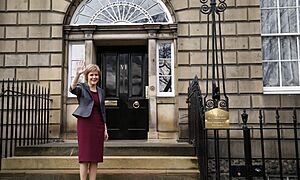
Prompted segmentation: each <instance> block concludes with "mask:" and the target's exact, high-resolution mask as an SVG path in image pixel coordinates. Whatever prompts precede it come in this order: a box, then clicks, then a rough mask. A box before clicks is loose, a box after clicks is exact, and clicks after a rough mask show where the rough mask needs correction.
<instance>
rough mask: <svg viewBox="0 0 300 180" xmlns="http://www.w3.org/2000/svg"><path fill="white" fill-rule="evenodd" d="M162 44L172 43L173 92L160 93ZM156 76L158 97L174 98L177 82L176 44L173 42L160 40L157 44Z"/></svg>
mask: <svg viewBox="0 0 300 180" xmlns="http://www.w3.org/2000/svg"><path fill="white" fill-rule="evenodd" d="M161 43H170V44H171V83H172V86H171V92H160V84H159V78H160V75H159V45H160V44H161ZM156 61H157V62H156V74H157V76H156V77H157V79H156V82H157V96H158V97H174V96H175V81H174V78H175V77H174V76H175V75H174V62H175V58H174V42H173V41H172V40H158V41H157V44H156Z"/></svg>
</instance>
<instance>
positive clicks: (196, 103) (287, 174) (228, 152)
mask: <svg viewBox="0 0 300 180" xmlns="http://www.w3.org/2000/svg"><path fill="white" fill-rule="evenodd" d="M187 103H188V113H189V114H188V118H189V119H188V122H189V129H190V134H189V142H190V143H191V144H193V145H194V146H195V149H196V154H197V157H198V163H199V164H198V165H199V170H200V179H201V180H207V179H222V180H223V179H240V178H242V179H247V180H250V179H264V180H266V179H270V180H272V179H274V180H275V179H282V180H283V179H297V180H300V168H299V166H300V165H299V163H300V159H299V142H300V137H299V134H298V133H299V132H300V121H299V119H297V116H296V115H297V110H296V109H284V110H282V111H285V112H290V113H291V116H290V120H288V119H285V120H284V121H283V120H282V119H281V117H280V112H279V110H275V112H274V114H275V116H274V117H269V118H274V119H266V117H265V113H264V112H265V111H268V113H270V112H271V110H270V109H268V110H263V109H261V110H259V114H258V117H257V120H258V121H257V122H259V124H257V125H256V124H251V126H249V124H248V115H247V113H246V111H245V110H244V112H243V113H242V117H241V119H242V122H243V124H242V126H241V127H231V128H222V129H217V128H215V129H206V128H205V127H204V109H205V108H204V103H203V99H202V95H201V90H200V87H199V83H198V78H197V77H195V79H194V80H193V81H192V82H191V83H190V86H189V89H188V99H187ZM252 118H255V119H256V117H252ZM251 121H252V122H253V121H255V120H251ZM287 152H288V153H287Z"/></svg>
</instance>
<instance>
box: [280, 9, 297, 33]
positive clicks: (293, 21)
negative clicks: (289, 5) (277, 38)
mask: <svg viewBox="0 0 300 180" xmlns="http://www.w3.org/2000/svg"><path fill="white" fill-rule="evenodd" d="M280 23H281V33H296V32H297V12H296V8H293V9H281V10H280Z"/></svg>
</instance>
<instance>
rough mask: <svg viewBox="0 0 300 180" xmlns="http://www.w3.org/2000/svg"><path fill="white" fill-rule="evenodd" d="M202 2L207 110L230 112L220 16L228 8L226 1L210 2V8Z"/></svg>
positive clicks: (206, 3) (206, 1)
mask: <svg viewBox="0 0 300 180" xmlns="http://www.w3.org/2000/svg"><path fill="white" fill-rule="evenodd" d="M200 2H201V4H202V5H201V7H200V11H201V12H202V13H203V14H206V15H207V63H206V95H205V97H204V102H205V110H206V111H207V110H210V109H213V108H222V109H225V110H227V111H228V106H229V105H228V103H229V102H228V97H227V95H226V90H225V75H224V61H223V45H222V44H223V42H222V32H221V16H220V14H221V13H222V12H224V11H225V10H226V8H227V4H226V0H218V1H217V0H210V6H209V5H208V3H209V2H208V0H200ZM210 39H211V44H210ZM210 54H211V56H210ZM210 69H211V71H212V72H211V86H212V94H211V98H208V94H209V92H208V84H209V79H210V78H209V75H210V74H209V72H210V71H209V70H210ZM220 71H221V72H220ZM221 86H222V88H221Z"/></svg>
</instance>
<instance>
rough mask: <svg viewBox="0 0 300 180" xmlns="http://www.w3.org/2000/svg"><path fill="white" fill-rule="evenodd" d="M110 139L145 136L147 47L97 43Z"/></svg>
mask: <svg viewBox="0 0 300 180" xmlns="http://www.w3.org/2000/svg"><path fill="white" fill-rule="evenodd" d="M98 52H99V56H98V64H99V65H100V66H101V70H102V81H101V86H102V87H103V88H104V89H105V92H106V99H105V104H106V112H107V127H108V133H109V137H110V139H146V138H147V134H148V100H147V99H146V94H145V88H146V86H147V85H148V69H147V64H148V62H147V60H148V58H147V49H146V47H99V51H98Z"/></svg>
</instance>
